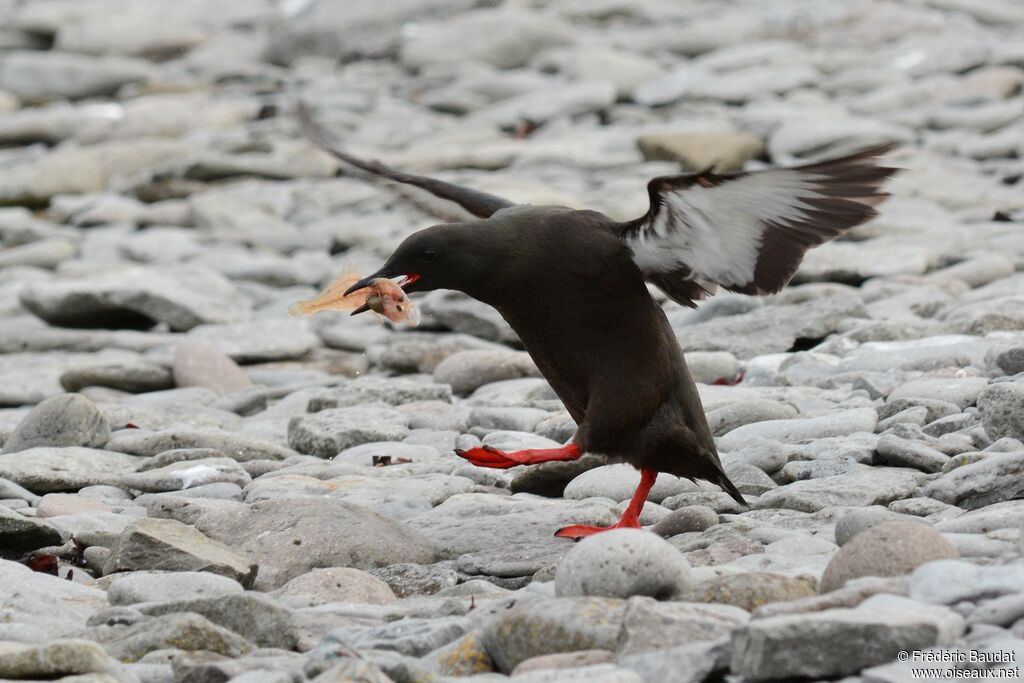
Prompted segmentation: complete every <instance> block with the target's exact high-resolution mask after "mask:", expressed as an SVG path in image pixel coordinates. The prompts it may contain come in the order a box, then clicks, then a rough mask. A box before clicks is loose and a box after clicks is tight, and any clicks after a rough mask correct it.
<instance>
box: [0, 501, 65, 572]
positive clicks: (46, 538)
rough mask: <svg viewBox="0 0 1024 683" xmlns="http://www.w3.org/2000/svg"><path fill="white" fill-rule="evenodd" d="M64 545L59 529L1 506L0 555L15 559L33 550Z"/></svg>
mask: <svg viewBox="0 0 1024 683" xmlns="http://www.w3.org/2000/svg"><path fill="white" fill-rule="evenodd" d="M61 543H63V538H62V537H61V534H60V532H59V531H57V529H55V528H54V527H53V526H52V525H51V524H49V523H47V522H44V521H42V520H38V519H33V518H31V517H26V516H24V515H22V514H19V513H17V512H14V511H13V510H10V509H8V508H7V507H6V506H4V505H0V553H2V554H3V556H6V557H9V558H10V559H15V558H18V557H21V556H22V555H25V554H26V553H28V552H29V551H31V550H35V549H37V548H44V547H47V546H55V545H60V544H61Z"/></svg>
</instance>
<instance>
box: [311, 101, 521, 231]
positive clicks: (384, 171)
mask: <svg viewBox="0 0 1024 683" xmlns="http://www.w3.org/2000/svg"><path fill="white" fill-rule="evenodd" d="M296 117H297V118H298V120H299V129H300V130H301V131H302V134H303V135H305V136H306V138H308V139H309V141H310V142H312V143H313V144H314V145H316V146H317V147H320V148H321V149H323V150H324V151H326V152H328V153H330V154H332V155H334V156H335V157H337V158H338V159H341V160H342V161H344V162H345V163H347V164H350V165H352V166H355V167H356V168H358V169H360V170H362V171H366V172H367V173H372V174H373V175H377V176H381V177H382V178H387V179H388V180H393V181H395V182H397V183H404V184H406V185H414V186H416V187H419V188H421V189H424V190H426V191H427V192H429V193H431V194H432V195H434V196H435V197H440V198H441V199H447V200H448V201H451V202H455V203H456V204H458V205H459V206H461V207H462V208H464V209H465V210H466V211H468V212H470V213H471V214H473V215H474V216H477V217H478V218H489V217H490V216H491V215H492V214H493V213H494V212H495V211H497V210H498V209H504V208H506V207H509V206H514V204H513V203H512V202H510V201H508V200H507V199H502V198H501V197H495V196H494V195H492V194H487V193H486V192H477V191H476V190H471V189H469V188H468V187H462V186H460V185H455V184H453V183H448V182H445V181H443V180H437V179H436V178H428V177H426V176H420V175H413V174H411V173H403V172H401V171H398V170H396V169H393V168H391V167H389V166H386V165H384V164H382V163H380V162H379V161H367V160H365V159H360V158H359V157H355V156H352V155H351V154H349V153H348V152H344V151H342V150H340V149H338V148H337V147H336V143H335V141H334V140H333V138H332V137H331V134H330V133H328V132H327V131H326V130H324V128H323V126H321V125H320V124H318V123H317V122H316V121H314V120H313V114H312V112H311V111H310V109H309V107H308V106H307V105H306V103H305V102H299V103H298V105H297V107H296Z"/></svg>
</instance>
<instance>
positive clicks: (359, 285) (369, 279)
mask: <svg viewBox="0 0 1024 683" xmlns="http://www.w3.org/2000/svg"><path fill="white" fill-rule="evenodd" d="M382 277H391V276H390V275H388V273H387V266H385V267H383V268H381V269H380V270H378V271H377V272H376V273H373V274H372V275H367V276H366V277H364V278H363V279H362V280H360V281H359V282H356V283H355V284H354V285H352V286H351V287H349V288H348V289H346V290H345V294H344V296H348V295H349V294H351V293H352V292H358V291H359V290H360V289H365V288H366V287H369V286H370V285H371V284H373V281H374V280H378V279H380V278H382ZM419 279H420V276H419V273H405V274H404V275H402V277H401V278H400V279H399V280H398V283H397V284H398V286H399V287H401V288H402V289H403V290H404V289H406V288H408V287H409V286H410V285H411V284H412V283H414V282H416V281H417V280H419ZM368 310H370V307H369V306H367V305H366V304H363V305H362V306H360V307H359V308H357V309H356V310H354V311H352V313H351V314H350V315H359V314H360V313H365V312H366V311H368Z"/></svg>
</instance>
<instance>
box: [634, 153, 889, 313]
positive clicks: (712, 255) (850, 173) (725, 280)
mask: <svg viewBox="0 0 1024 683" xmlns="http://www.w3.org/2000/svg"><path fill="white" fill-rule="evenodd" d="M890 149H891V147H889V146H885V147H874V148H872V149H867V150H864V151H863V152H858V153H856V154H852V155H850V156H846V157H842V158H839V159H830V160H827V161H820V162H816V163H812V164H805V165H803V166H797V167H794V168H783V169H772V170H767V171H759V172H750V173H733V174H728V175H717V174H714V173H710V172H703V173H696V174H690V175H678V176H662V177H659V178H655V179H653V180H652V181H651V182H650V183H649V184H648V186H647V191H648V194H649V196H650V201H651V206H650V209H649V210H648V212H647V213H646V214H645V215H644V216H642V217H640V218H638V219H636V220H634V221H630V222H628V223H622V224H620V226H619V233H620V236H621V237H622V238H623V239H624V240H625V241H626V243H627V244H628V245H629V246H630V248H631V249H632V250H633V258H634V261H635V262H636V263H637V265H638V266H639V267H640V269H641V270H642V271H643V272H644V274H645V276H646V278H647V280H648V281H650V282H651V283H653V284H655V285H656V286H658V287H659V288H661V289H662V290H663V291H664V292H665V293H666V294H667V295H668V296H669V297H671V298H672V299H673V300H675V301H677V302H679V303H681V304H684V305H687V306H693V305H695V303H694V302H695V301H697V300H698V299H700V298H702V297H703V296H704V295H705V294H708V293H711V292H713V291H714V289H715V286H716V285H717V286H721V287H723V288H725V289H728V290H730V291H734V292H741V293H745V294H771V293H775V292H778V291H779V290H780V289H782V288H783V287H785V286H786V284H787V283H788V282H789V281H790V279H792V277H793V275H794V274H796V271H797V268H799V266H800V261H801V260H802V259H803V256H804V254H805V253H806V252H807V250H808V249H810V248H812V247H815V246H818V245H819V244H822V243H824V242H827V241H829V240H831V239H834V238H836V237H838V236H839V235H842V234H843V233H844V232H846V231H847V230H849V229H850V228H852V227H854V226H855V225H859V224H860V223H863V222H865V221H867V220H870V219H871V218H872V217H874V216H875V215H876V212H875V208H874V207H875V206H877V205H878V204H879V203H880V202H882V201H883V200H884V199H885V198H886V197H887V196H888V194H886V193H885V192H882V191H881V190H880V187H881V185H882V183H883V182H884V181H885V179H886V178H888V177H889V176H890V175H892V174H893V173H895V172H896V170H897V169H895V168H890V167H887V166H881V165H879V164H878V157H879V156H881V155H882V154H884V153H886V152H888V151H889V150H890Z"/></svg>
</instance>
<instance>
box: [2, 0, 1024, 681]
mask: <svg viewBox="0 0 1024 683" xmlns="http://www.w3.org/2000/svg"><path fill="white" fill-rule="evenodd" d="M1022 90H1024V5H1022V4H1021V3H1020V2H1019V0H899V1H897V0H815V1H814V2H810V1H801V0H773V1H772V2H760V1H758V0H730V1H728V2H726V1H724V0H717V1H713V0H685V1H684V0H504V1H501V0H374V1H373V2H369V1H366V0H344V1H337V2H332V1H329V0H282V1H280V2H277V1H271V0H230V1H227V0H225V1H224V2H218V3H209V2H203V1H202V0H177V1H176V2H173V3H170V2H158V1H156V0H31V1H29V0H0V680H29V679H31V680H62V681H65V683H226V682H228V681H231V682H232V683H304V682H305V681H313V682H314V683H347V682H356V683H455V682H463V681H464V682H465V683H499V682H501V681H513V682H515V683H560V682H562V681H565V682H568V683H571V682H574V681H578V682H586V683H719V682H723V681H724V682H728V683H745V682H751V683H753V682H756V681H772V680H776V681H781V680H799V681H813V682H819V681H820V682H825V681H840V682H842V683H908V682H909V681H912V680H953V679H957V678H975V679H977V678H985V677H987V678H990V679H999V680H1024V93H1022ZM299 101H302V102H305V103H306V104H308V106H309V107H310V110H311V111H312V112H313V115H314V116H315V118H316V120H317V121H318V122H319V123H320V124H321V125H322V126H323V127H324V128H326V129H327V130H328V131H329V132H330V133H331V134H332V135H333V136H334V138H336V140H337V141H338V142H339V144H340V145H341V146H343V147H344V149H346V150H348V151H350V152H351V153H353V154H357V155H360V156H362V157H364V158H368V159H379V160H381V161H383V162H385V163H387V164H390V165H392V166H394V167H396V168H399V169H402V170H406V171H409V172H413V173H420V174H424V175H431V176H436V177H438V178H443V179H445V180H448V181H451V182H457V183H460V184H464V185H467V186H470V187H474V188H477V189H480V190H483V191H486V192H491V193H494V194H497V195H500V196H503V197H507V198H509V199H511V200H513V201H516V202H520V203H525V204H534V205H561V206H568V207H573V208H589V209H596V210H599V211H602V212H604V213H606V214H607V215H609V216H611V217H613V218H615V219H616V220H629V219H633V218H636V217H638V216H640V215H642V214H643V213H644V212H645V211H647V207H648V202H649V199H648V195H647V190H646V184H647V182H648V181H649V180H650V179H651V178H653V177H655V176H659V175H670V174H678V173H683V172H696V171H702V170H707V169H709V168H713V169H715V170H716V171H717V172H722V173H725V172H735V171H739V170H758V169H763V168H769V167H776V166H787V165H797V164H800V163H806V162H812V161H817V160H821V159H826V158H831V157H838V156H841V155H844V154H849V153H852V152H856V151H858V150H861V149H865V148H868V147H871V146H875V145H884V144H892V145H894V148H893V150H892V151H891V152H889V153H888V154H887V155H886V157H885V163H886V164H888V165H891V166H897V167H900V168H901V169H902V170H901V172H900V173H898V174H897V175H896V176H894V177H893V178H892V179H891V180H890V181H889V182H888V183H887V185H886V187H885V190H886V191H887V192H889V193H890V194H891V196H890V197H889V198H888V200H887V201H885V203H883V204H882V205H880V206H879V207H878V209H879V215H878V217H876V218H875V219H873V220H872V221H870V222H868V223H865V224H863V225H859V226H857V227H856V228H854V229H853V230H851V231H850V232H849V233H848V234H846V235H845V236H844V237H843V238H841V239H840V240H838V241H835V242H831V243H828V244H825V245H823V246H821V247H818V248H815V249H813V250H811V251H810V252H808V254H807V256H806V258H805V259H804V261H803V264H802V266H801V268H800V270H799V272H798V273H797V275H796V277H795V278H794V280H793V282H792V283H791V284H790V286H789V287H787V288H786V289H784V290H783V291H782V292H781V293H779V294H777V295H774V296H770V297H748V296H741V295H737V294H730V293H725V292H723V293H719V294H717V295H715V296H714V297H711V298H709V299H708V300H706V301H703V302H701V303H700V305H699V306H698V307H697V308H694V309H691V308H686V307H683V306H680V305H678V304H676V303H674V302H672V301H670V300H668V299H667V298H666V297H665V296H664V295H663V294H662V293H661V292H659V291H658V290H657V289H656V288H654V287H653V286H652V287H651V293H652V295H653V296H654V297H655V298H656V299H657V300H658V301H659V302H660V303H661V304H662V305H663V308H664V311H665V313H666V315H667V317H668V319H669V321H670V323H671V325H672V328H673V330H674V332H675V334H676V336H677V338H678V340H679V343H680V344H681V346H682V348H683V349H684V351H685V354H686V361H687V364H688V365H689V368H690V371H691V373H692V374H693V376H694V378H695V380H696V381H697V382H698V388H699V391H700V395H701V399H702V402H703V405H704V408H705V411H706V413H707V417H708V422H709V425H710V427H711V429H712V431H713V432H714V434H715V437H716V442H717V445H718V449H719V452H720V455H721V460H722V464H723V466H724V469H725V471H726V473H727V474H728V476H729V477H730V479H731V480H732V481H733V482H734V483H735V484H736V486H737V488H738V489H739V490H740V491H741V492H742V493H743V495H744V497H745V498H746V500H747V501H748V503H749V507H748V508H744V507H742V506H740V505H739V504H738V503H737V502H736V501H734V500H733V499H732V498H731V497H730V496H729V495H728V494H727V493H725V492H723V491H721V490H719V489H718V487H716V486H714V485H709V484H702V483H699V482H698V483H694V482H692V481H689V480H686V479H679V478H676V477H673V476H670V475H667V474H662V475H660V476H659V478H658V480H657V483H656V484H655V486H654V489H653V491H652V493H651V495H650V498H649V500H648V502H647V504H646V505H645V506H644V508H643V512H642V515H641V521H642V523H643V524H644V525H645V527H646V528H645V530H643V531H638V530H617V531H613V532H608V533H604V534H598V535H596V536H594V537H592V538H587V539H584V540H583V541H581V542H579V543H573V542H572V541H570V540H567V539H564V538H556V537H554V536H553V533H554V531H555V530H556V529H558V528H559V527H562V526H565V525H570V524H603V525H607V524H611V523H612V522H614V521H615V520H616V519H617V518H618V517H619V515H620V514H621V513H622V511H623V510H624V508H625V506H626V504H627V503H628V501H629V499H630V496H631V495H632V493H633V490H634V489H635V488H636V486H637V483H638V481H639V479H640V474H639V472H638V471H637V470H635V469H633V468H632V467H631V466H629V465H625V464H608V463H607V462H606V459H605V457H604V456H603V455H601V454H597V453H587V454H584V455H583V457H581V458H580V459H579V460H576V461H571V462H552V463H545V464H543V465H540V466H534V467H512V468H509V469H487V468H482V467H476V466H474V465H471V464H469V463H467V462H466V460H464V459H462V458H460V457H458V456H457V455H456V454H455V450H456V449H470V448H474V447H477V446H481V445H484V446H492V447H495V448H499V449H504V450H508V451H512V450H518V449H526V448H555V447H558V446H560V445H561V444H563V443H565V442H566V441H568V440H569V439H571V438H572V436H573V434H574V433H575V428H576V426H575V424H574V423H573V421H572V419H571V418H570V416H569V414H568V413H567V412H566V410H565V409H564V407H563V406H562V404H561V402H560V401H559V400H558V398H557V396H556V395H555V393H554V392H553V391H552V389H551V387H550V386H549V385H548V383H547V382H546V381H545V380H544V378H543V377H542V376H541V375H540V372H539V371H538V370H537V367H536V366H535V364H534V362H533V361H532V360H531V359H530V357H529V355H528V354H527V353H526V352H525V351H524V350H523V348H522V345H521V344H520V343H519V340H518V338H517V337H516V334H515V333H514V332H513V330H512V329H511V328H510V327H509V326H508V324H507V323H506V322H505V321H504V320H503V319H502V318H501V316H500V315H499V314H498V313H497V312H496V311H495V310H494V309H492V308H490V307H488V306H486V305H485V304H482V303H479V302H477V301H475V300H473V299H471V298H469V297H467V296H465V295H463V294H460V293H457V292H453V291H434V292H429V293H423V294H413V295H412V296H411V298H412V301H413V302H414V304H415V306H416V308H417V310H418V313H419V315H420V317H421V321H420V324H419V325H418V326H416V327H412V326H408V325H401V324H392V323H390V322H388V321H385V320H381V319H379V318H375V317H373V315H372V314H366V315H359V316H349V315H348V314H347V313H346V312H340V311H339V312H330V311H328V312H321V313H317V314H315V315H310V316H304V317H293V316H290V315H289V313H288V311H289V307H291V306H293V305H294V304H295V303H296V302H299V301H302V300H310V299H313V298H314V297H316V296H317V294H318V293H319V292H320V291H322V290H323V289H324V288H325V287H326V286H327V285H328V284H329V283H331V282H332V281H333V280H335V278H337V277H339V275H341V274H342V273H343V272H346V269H349V272H351V269H353V268H355V269H358V271H359V272H362V273H364V274H365V273H371V272H373V271H375V270H376V269H377V268H379V267H380V265H381V264H382V263H383V262H384V260H385V259H386V258H387V256H388V255H389V254H390V253H391V252H392V251H393V250H394V249H395V247H396V246H397V245H398V244H399V243H401V241H402V240H403V239H404V238H405V237H407V236H408V235H409V234H411V233H413V232H415V231H416V230H419V229H422V228H425V227H428V226H431V225H435V224H439V223H446V222H454V221H459V220H463V219H465V218H466V216H467V214H465V213H464V212H462V211H461V209H459V207H457V206H455V205H454V204H450V203H446V202H443V201H440V200H438V199H436V198H434V197H432V196H431V195H429V194H427V193H426V192H423V191H422V190H418V189H416V188H411V187H407V186H398V185H395V184H393V183H387V182H381V181H378V180H374V179H372V178H369V177H368V176H366V175H365V174H361V173H359V172H358V171H353V170H352V169H351V168H350V167H347V166H345V165H344V164H342V163H341V162H339V161H338V160H336V159H335V158H334V157H332V156H331V155H329V154H327V153H325V152H324V151H322V150H320V149H318V148H317V147H316V146H314V145H313V144H311V143H310V142H308V141H307V140H305V139H304V138H303V137H302V136H301V135H300V132H299V127H298V124H297V122H296V119H295V116H294V111H295V107H296V104H297V103H298V102H299ZM538 296H543V293H542V292H539V293H538Z"/></svg>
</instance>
